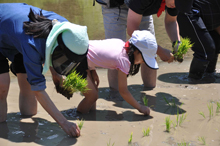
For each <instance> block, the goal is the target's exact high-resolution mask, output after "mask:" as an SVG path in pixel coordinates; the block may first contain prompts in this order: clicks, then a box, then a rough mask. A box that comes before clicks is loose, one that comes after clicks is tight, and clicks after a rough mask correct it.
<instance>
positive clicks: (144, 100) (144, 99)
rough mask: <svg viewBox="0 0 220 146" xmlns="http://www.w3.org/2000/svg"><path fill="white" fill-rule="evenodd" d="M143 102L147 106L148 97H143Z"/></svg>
mask: <svg viewBox="0 0 220 146" xmlns="http://www.w3.org/2000/svg"><path fill="white" fill-rule="evenodd" d="M143 102H144V105H145V106H148V99H147V97H146V96H144V97H143Z"/></svg>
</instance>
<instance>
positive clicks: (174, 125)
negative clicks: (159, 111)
mask: <svg viewBox="0 0 220 146" xmlns="http://www.w3.org/2000/svg"><path fill="white" fill-rule="evenodd" d="M171 123H172V124H173V128H174V129H175V128H176V126H177V124H176V122H173V121H171Z"/></svg>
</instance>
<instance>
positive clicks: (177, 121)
mask: <svg viewBox="0 0 220 146" xmlns="http://www.w3.org/2000/svg"><path fill="white" fill-rule="evenodd" d="M178 124H179V108H178V107H177V114H176V125H177V126H178Z"/></svg>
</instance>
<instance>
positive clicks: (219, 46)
mask: <svg viewBox="0 0 220 146" xmlns="http://www.w3.org/2000/svg"><path fill="white" fill-rule="evenodd" d="M209 34H210V35H211V36H212V38H213V40H214V42H215V47H216V50H215V55H214V57H213V58H212V60H210V62H209V64H208V67H207V69H206V72H207V73H211V74H212V73H215V72H216V70H215V69H216V64H217V61H218V54H219V51H220V35H219V34H218V32H216V31H215V30H213V31H210V32H209Z"/></svg>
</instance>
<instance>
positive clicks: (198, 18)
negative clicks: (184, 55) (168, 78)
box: [172, 0, 220, 80]
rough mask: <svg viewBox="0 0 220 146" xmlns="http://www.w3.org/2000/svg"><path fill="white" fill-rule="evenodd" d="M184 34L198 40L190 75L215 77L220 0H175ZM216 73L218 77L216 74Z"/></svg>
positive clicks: (219, 34)
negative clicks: (205, 74)
mask: <svg viewBox="0 0 220 146" xmlns="http://www.w3.org/2000/svg"><path fill="white" fill-rule="evenodd" d="M174 2H175V6H176V9H177V12H176V13H174V14H175V15H177V21H178V24H179V28H180V34H181V36H182V37H188V38H190V39H191V41H192V43H194V45H193V47H192V50H193V51H194V54H193V59H192V62H191V65H190V70H189V78H191V79H195V80H200V79H202V77H203V75H204V73H208V74H209V75H210V74H211V75H212V77H215V69H216V63H217V60H218V54H219V50H220V1H219V0H175V1H174V0H173V1H172V3H173V4H174ZM213 75H214V76H213Z"/></svg>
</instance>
